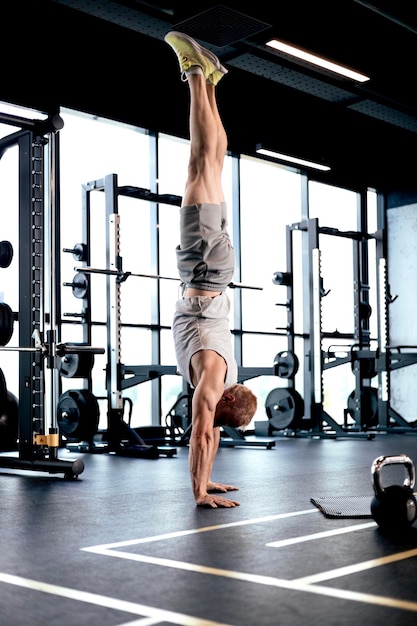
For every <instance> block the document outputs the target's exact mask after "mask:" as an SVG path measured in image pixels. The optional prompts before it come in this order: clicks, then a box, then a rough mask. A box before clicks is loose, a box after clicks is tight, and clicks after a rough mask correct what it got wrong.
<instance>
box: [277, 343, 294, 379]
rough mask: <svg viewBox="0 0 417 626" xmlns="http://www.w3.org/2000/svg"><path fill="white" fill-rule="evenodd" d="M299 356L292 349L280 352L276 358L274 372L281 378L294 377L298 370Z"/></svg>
mask: <svg viewBox="0 0 417 626" xmlns="http://www.w3.org/2000/svg"><path fill="white" fill-rule="evenodd" d="M298 366H299V363H298V358H297V356H296V354H294V352H292V350H284V351H282V352H278V354H277V355H276V357H275V359H274V374H275V376H279V377H280V378H292V377H293V376H295V374H296V373H297V372H298Z"/></svg>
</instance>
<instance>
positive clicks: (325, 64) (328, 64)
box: [266, 39, 370, 83]
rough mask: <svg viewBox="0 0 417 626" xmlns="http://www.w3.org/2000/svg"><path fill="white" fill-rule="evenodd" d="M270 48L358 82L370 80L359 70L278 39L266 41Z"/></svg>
mask: <svg viewBox="0 0 417 626" xmlns="http://www.w3.org/2000/svg"><path fill="white" fill-rule="evenodd" d="M266 45H267V46H269V47H270V48H274V49H275V50H278V51H279V52H284V53H285V54H288V55H290V56H293V57H296V58H297V59H301V60H302V61H306V62H307V63H312V64H313V65H318V66H319V67H322V68H324V69H326V70H329V71H330V72H335V73H336V74H341V75H342V76H345V77H346V78H350V79H351V80H354V81H356V82H358V83H365V82H366V81H368V80H370V78H369V76H365V74H360V73H359V72H355V71H354V70H350V69H348V68H347V67H344V66H343V65H338V64H337V63H333V62H332V61H328V60H327V59H323V58H321V57H318V56H316V55H315V54H311V53H310V52H306V51H305V50H301V49H300V48H294V47H293V46H289V45H288V44H286V43H284V42H283V41H279V39H271V41H268V42H267V43H266Z"/></svg>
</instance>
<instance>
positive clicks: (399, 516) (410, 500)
mask: <svg viewBox="0 0 417 626" xmlns="http://www.w3.org/2000/svg"><path fill="white" fill-rule="evenodd" d="M388 465H403V466H404V468H405V469H406V471H407V476H406V478H405V479H404V482H403V484H402V485H389V486H388V487H383V485H382V479H381V470H382V468H383V467H386V466H388ZM371 474H372V482H373V488H374V493H375V495H374V497H373V498H372V500H371V514H372V517H373V518H374V520H375V521H376V523H377V524H378V526H380V528H381V529H383V530H386V531H389V532H401V531H404V530H406V529H407V528H408V527H409V526H411V525H412V524H413V523H414V522H415V520H416V518H417V501H416V498H415V497H414V494H413V487H414V484H415V478H416V474H415V468H414V463H413V461H412V460H411V459H410V457H408V456H407V455H405V454H398V455H393V456H379V457H378V458H377V459H375V460H374V462H373V463H372V466H371Z"/></svg>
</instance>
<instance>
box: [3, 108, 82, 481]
mask: <svg viewBox="0 0 417 626" xmlns="http://www.w3.org/2000/svg"><path fill="white" fill-rule="evenodd" d="M2 122H4V123H8V124H10V125H11V126H13V132H12V133H11V134H10V135H8V136H5V137H2V138H0V158H2V157H3V155H4V154H5V152H6V150H8V149H9V148H11V147H15V146H16V147H17V149H18V173H19V194H18V196H19V198H18V215H16V221H17V223H18V229H19V233H18V236H19V248H18V263H19V267H20V268H21V271H20V272H19V281H18V285H17V289H18V298H19V307H18V311H17V313H16V319H18V321H19V346H18V347H9V346H7V345H6V344H7V343H8V342H9V340H10V338H11V336H12V333H13V322H14V319H15V316H14V314H13V312H12V311H11V309H10V307H8V305H6V304H5V303H3V304H2V305H1V306H0V350H16V351H17V352H18V353H19V392H18V394H17V396H18V398H19V411H18V413H19V423H18V430H19V437H18V456H15V455H13V456H4V455H1V456H0V467H5V468H6V467H7V468H9V469H20V470H21V469H25V470H26V469H27V470H34V471H45V472H48V473H50V474H57V473H63V474H64V476H65V478H71V479H73V478H77V477H78V475H79V474H81V473H82V472H83V470H84V463H83V462H82V461H81V460H75V461H69V460H65V461H64V460H61V459H59V458H58V448H59V435H58V426H57V420H56V404H57V393H58V388H59V374H58V370H57V368H56V357H57V356H58V352H57V349H58V346H59V345H60V346H61V347H62V345H63V344H60V337H59V334H60V318H59V299H58V297H57V292H58V288H59V275H60V266H59V255H58V254H57V244H58V238H59V232H60V227H59V194H58V193H57V187H56V181H58V180H59V175H58V174H59V172H58V164H59V158H58V151H59V150H58V141H59V140H58V131H59V130H60V129H61V128H62V127H63V121H62V118H61V117H60V116H59V115H58V114H56V113H53V114H51V115H50V116H48V117H47V118H46V119H45V120H37V119H25V118H23V117H20V118H16V117H14V116H8V115H7V114H3V115H2ZM16 125H17V126H20V131H18V132H16V128H15V127H16ZM11 260H12V248H11V245H9V244H8V243H5V242H3V243H2V245H0V263H1V265H2V266H7V265H8V264H10V262H11ZM22 268H23V269H22ZM0 387H2V385H0ZM3 392H4V388H3ZM3 398H4V395H3ZM10 400H11V401H12V404H10ZM3 406H4V402H3ZM5 406H6V408H5V409H3V410H4V411H6V410H7V411H8V412H9V414H10V413H11V412H12V410H13V411H16V409H17V401H14V400H13V398H11V396H9V395H8V396H6V401H5Z"/></svg>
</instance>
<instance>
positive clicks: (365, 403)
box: [347, 387, 378, 426]
mask: <svg viewBox="0 0 417 626" xmlns="http://www.w3.org/2000/svg"><path fill="white" fill-rule="evenodd" d="M360 396H361V411H360V423H361V426H377V425H378V389H376V388H375V387H363V389H361V392H360ZM356 406H357V404H356V401H355V390H353V391H352V393H351V394H350V395H349V397H348V400H347V410H348V413H349V415H350V416H351V417H352V418H353V419H354V420H355V421H357V420H356V417H357V413H359V411H358V412H357V411H356V410H355V409H356Z"/></svg>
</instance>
